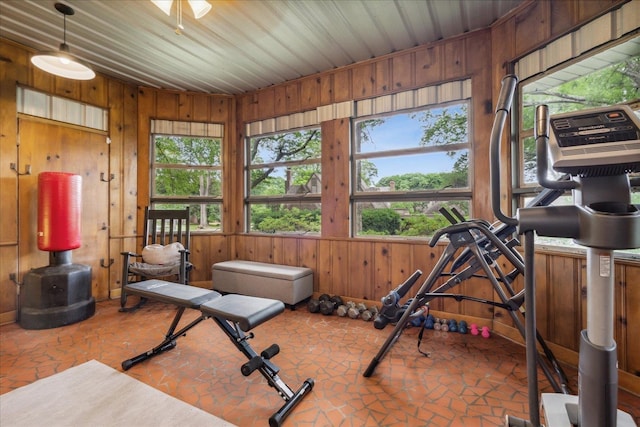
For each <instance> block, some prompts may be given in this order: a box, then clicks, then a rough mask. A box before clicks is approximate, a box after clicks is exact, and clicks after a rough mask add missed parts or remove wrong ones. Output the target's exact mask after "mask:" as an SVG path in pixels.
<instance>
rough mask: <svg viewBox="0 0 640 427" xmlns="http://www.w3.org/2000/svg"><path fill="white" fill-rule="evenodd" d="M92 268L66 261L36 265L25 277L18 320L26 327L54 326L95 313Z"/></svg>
mask: <svg viewBox="0 0 640 427" xmlns="http://www.w3.org/2000/svg"><path fill="white" fill-rule="evenodd" d="M95 311H96V302H95V299H94V298H93V297H92V296H91V267H90V266H87V265H82V264H72V263H65V264H59V265H49V266H46V267H41V268H36V269H33V270H31V271H29V272H28V273H26V274H25V276H24V283H23V285H22V289H21V295H20V310H19V313H18V323H19V324H20V326H22V327H23V328H25V329H50V328H57V327H59V326H65V325H70V324H72V323H76V322H79V321H81V320H85V319H87V318H89V317H91V316H93V315H94V314H95Z"/></svg>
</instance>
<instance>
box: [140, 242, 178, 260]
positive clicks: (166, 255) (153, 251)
mask: <svg viewBox="0 0 640 427" xmlns="http://www.w3.org/2000/svg"><path fill="white" fill-rule="evenodd" d="M181 250H184V246H182V244H181V243H180V242H173V243H169V244H168V245H166V246H162V245H159V244H157V243H154V244H153V245H147V246H145V247H144V249H143V250H142V259H143V260H144V262H145V263H147V264H157V265H167V264H175V263H178V262H180V251H181Z"/></svg>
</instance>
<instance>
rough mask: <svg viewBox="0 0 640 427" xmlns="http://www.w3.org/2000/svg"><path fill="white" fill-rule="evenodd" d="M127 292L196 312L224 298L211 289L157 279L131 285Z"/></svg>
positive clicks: (127, 286) (128, 286)
mask: <svg viewBox="0 0 640 427" xmlns="http://www.w3.org/2000/svg"><path fill="white" fill-rule="evenodd" d="M125 290H126V291H127V293H128V294H131V295H137V296H140V297H143V298H148V299H150V300H155V301H160V302H164V303H167V304H173V305H177V306H179V307H187V308H193V309H196V310H197V309H199V308H200V306H201V305H202V304H203V303H205V302H207V301H210V300H212V299H216V298H220V297H221V296H222V295H220V294H219V293H218V292H216V291H212V290H210V289H204V288H197V287H194V286H186V285H181V284H180V283H173V282H165V281H164V280H157V279H152V280H145V281H144V282H137V283H130V284H128V285H126V286H125Z"/></svg>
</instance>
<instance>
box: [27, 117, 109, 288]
mask: <svg viewBox="0 0 640 427" xmlns="http://www.w3.org/2000/svg"><path fill="white" fill-rule="evenodd" d="M18 141H19V147H18V159H19V163H20V164H19V165H18V170H19V171H24V170H25V168H27V165H29V166H30V168H31V174H29V175H22V176H20V177H19V179H18V230H19V239H18V240H19V261H18V271H19V272H20V281H22V276H23V275H24V273H26V272H27V271H29V270H30V269H31V268H39V267H44V266H46V265H48V264H49V252H46V251H41V250H39V249H38V242H37V236H36V233H37V224H38V206H37V205H38V175H39V174H40V173H41V172H69V173H74V174H77V175H80V176H81V177H82V203H81V217H82V224H81V227H82V244H81V246H80V247H79V248H78V249H74V250H73V251H72V253H71V256H72V261H73V262H74V263H76V264H85V265H89V266H91V270H92V272H91V282H92V295H93V296H94V297H95V298H96V299H97V300H102V299H106V298H108V296H109V282H108V280H109V270H108V268H104V267H102V266H101V264H103V265H105V266H106V267H108V261H107V260H108V259H109V247H108V245H109V239H108V223H109V221H108V215H109V204H108V203H109V184H108V182H106V181H108V179H107V177H108V176H109V173H108V172H109V152H108V145H107V143H106V141H107V138H106V136H105V135H104V134H102V133H97V132H90V131H87V130H84V129H80V128H78V127H71V126H65V125H63V124H57V123H54V122H48V121H38V120H29V119H20V121H19V130H18Z"/></svg>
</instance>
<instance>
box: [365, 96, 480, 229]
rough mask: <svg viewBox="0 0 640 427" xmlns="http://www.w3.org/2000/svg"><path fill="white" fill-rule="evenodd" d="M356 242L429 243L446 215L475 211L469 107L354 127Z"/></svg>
mask: <svg viewBox="0 0 640 427" xmlns="http://www.w3.org/2000/svg"><path fill="white" fill-rule="evenodd" d="M353 129H354V133H353V146H352V188H353V204H352V209H353V213H352V218H353V219H354V221H353V228H354V230H353V234H354V235H355V236H370V235H373V236H407V237H408V236H429V235H432V234H433V233H434V232H435V231H436V230H438V229H440V228H442V227H444V226H447V225H450V223H449V222H448V221H447V220H446V219H445V218H444V217H443V216H442V214H440V212H439V209H440V208H442V207H446V208H453V207H455V208H456V209H457V210H458V211H459V212H460V213H462V214H463V215H464V216H467V217H468V216H469V215H470V213H471V212H470V211H471V192H470V182H469V181H470V173H469V162H470V151H471V150H470V148H471V145H470V143H469V134H470V129H469V103H468V102H467V101H456V102H449V103H443V104H437V105H429V106H425V107H422V108H417V109H415V108H414V109H410V110H402V111H397V112H393V113H391V114H386V115H370V116H365V117H362V118H359V119H357V120H355V121H354V126H353Z"/></svg>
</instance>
